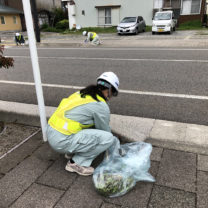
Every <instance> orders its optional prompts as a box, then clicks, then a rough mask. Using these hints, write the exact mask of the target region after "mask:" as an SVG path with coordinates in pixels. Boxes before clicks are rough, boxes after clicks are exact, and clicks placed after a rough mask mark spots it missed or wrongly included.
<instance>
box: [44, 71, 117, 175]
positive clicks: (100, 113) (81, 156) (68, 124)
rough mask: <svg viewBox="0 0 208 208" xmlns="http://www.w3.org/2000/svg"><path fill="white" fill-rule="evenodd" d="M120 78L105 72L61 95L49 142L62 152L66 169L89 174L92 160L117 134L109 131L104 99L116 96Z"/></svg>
mask: <svg viewBox="0 0 208 208" xmlns="http://www.w3.org/2000/svg"><path fill="white" fill-rule="evenodd" d="M118 87H119V79H118V77H117V76H116V75H115V74H114V73H113V72H105V73H103V74H101V76H99V77H98V79H97V84H96V85H90V86H88V87H86V88H84V89H82V90H80V91H78V92H76V93H74V94H72V95H71V96H69V97H68V98H64V99H63V100H62V101H61V103H60V104H59V106H58V108H57V109H56V111H55V112H54V114H53V115H52V116H51V118H50V119H49V122H48V128H47V138H48V142H49V144H50V146H51V147H52V148H53V149H54V150H55V151H57V152H59V153H62V154H65V157H66V158H68V160H69V161H68V163H67V164H66V167H65V169H66V170H67V171H69V172H76V173H78V174H80V175H83V176H88V175H92V174H93V172H94V168H93V167H91V163H92V161H93V160H94V159H95V158H96V157H97V156H98V155H99V154H101V153H102V152H104V151H106V150H107V149H108V148H109V147H112V145H115V144H116V142H117V138H116V137H114V136H113V135H112V133H111V130H110V126H109V122H110V109H109V106H108V104H107V101H108V100H109V99H110V98H111V97H112V96H117V94H118Z"/></svg>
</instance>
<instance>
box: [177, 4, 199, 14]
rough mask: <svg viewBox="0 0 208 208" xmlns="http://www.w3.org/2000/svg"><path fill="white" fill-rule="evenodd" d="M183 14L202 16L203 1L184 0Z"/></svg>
mask: <svg viewBox="0 0 208 208" xmlns="http://www.w3.org/2000/svg"><path fill="white" fill-rule="evenodd" d="M181 4H182V5H181V14H182V15H190V14H200V8H201V0H182V2H181Z"/></svg>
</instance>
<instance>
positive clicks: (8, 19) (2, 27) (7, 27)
mask: <svg viewBox="0 0 208 208" xmlns="http://www.w3.org/2000/svg"><path fill="white" fill-rule="evenodd" d="M0 16H4V19H5V24H1V22H0V31H15V30H16V31H19V30H22V26H21V20H20V17H19V14H11V15H10V14H0ZM13 16H16V17H17V24H14V22H13Z"/></svg>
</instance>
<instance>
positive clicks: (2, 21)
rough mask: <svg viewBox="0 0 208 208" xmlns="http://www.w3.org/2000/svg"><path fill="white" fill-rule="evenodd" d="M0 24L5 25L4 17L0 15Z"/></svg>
mask: <svg viewBox="0 0 208 208" xmlns="http://www.w3.org/2000/svg"><path fill="white" fill-rule="evenodd" d="M1 24H2V25H5V19H4V16H1Z"/></svg>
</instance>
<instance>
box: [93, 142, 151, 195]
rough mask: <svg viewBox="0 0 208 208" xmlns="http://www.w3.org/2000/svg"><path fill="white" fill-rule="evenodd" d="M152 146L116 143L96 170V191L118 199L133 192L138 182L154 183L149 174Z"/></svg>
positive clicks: (94, 178)
mask: <svg viewBox="0 0 208 208" xmlns="http://www.w3.org/2000/svg"><path fill="white" fill-rule="evenodd" d="M151 152H152V145H151V144H149V143H145V142H133V143H127V144H123V145H120V143H119V141H117V142H116V144H115V145H114V146H112V147H111V148H110V149H109V150H108V151H106V154H105V157H104V160H103V162H102V163H101V164H100V165H99V166H98V167H97V168H96V169H95V171H94V174H93V182H94V185H95V188H96V190H97V191H98V192H99V193H100V194H102V195H104V196H107V197H117V196H122V195H124V194H126V193H127V192H128V191H129V190H131V189H132V188H133V187H134V186H135V185H136V182H137V181H148V182H154V181H155V179H154V178H153V176H152V175H151V174H150V173H148V170H149V168H150V154H151Z"/></svg>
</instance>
